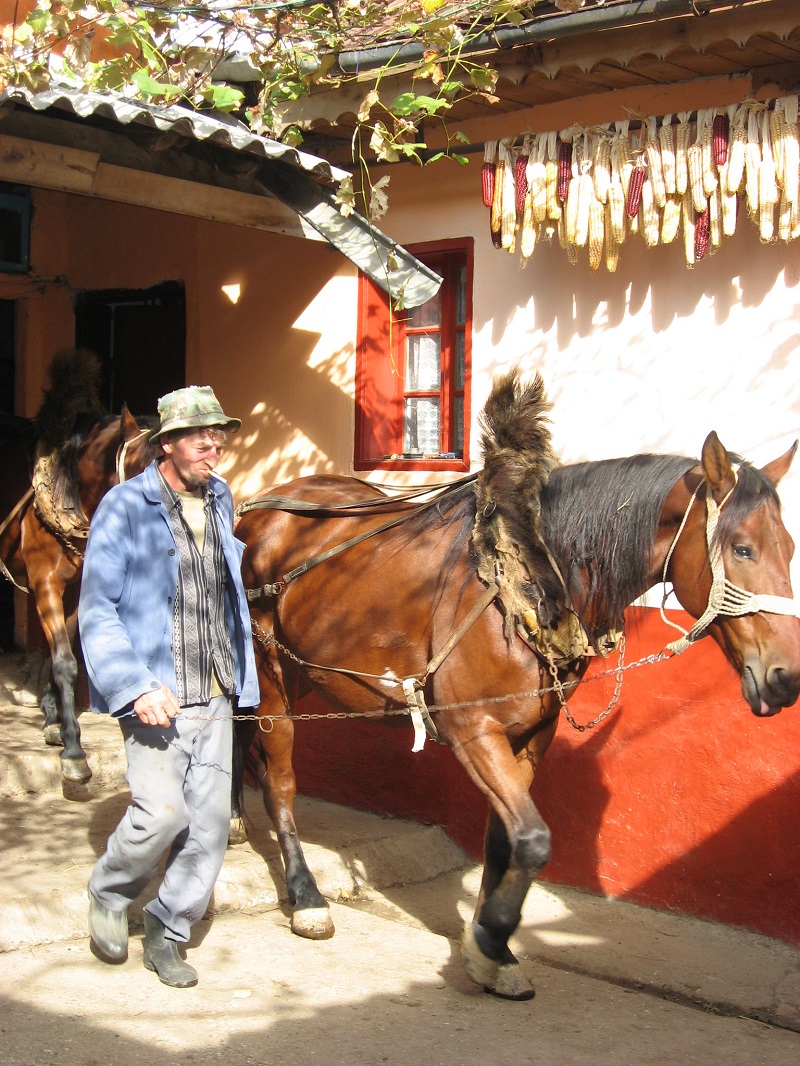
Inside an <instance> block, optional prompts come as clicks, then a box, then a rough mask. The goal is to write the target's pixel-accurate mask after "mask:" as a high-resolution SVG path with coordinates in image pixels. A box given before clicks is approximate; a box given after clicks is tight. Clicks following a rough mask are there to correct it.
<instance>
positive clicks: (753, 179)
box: [744, 107, 761, 220]
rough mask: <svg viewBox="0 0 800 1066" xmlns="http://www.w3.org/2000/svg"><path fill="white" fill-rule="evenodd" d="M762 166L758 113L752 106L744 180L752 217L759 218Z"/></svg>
mask: <svg viewBox="0 0 800 1066" xmlns="http://www.w3.org/2000/svg"><path fill="white" fill-rule="evenodd" d="M760 166H761V143H760V137H759V121H758V113H757V111H756V110H755V109H754V108H752V107H751V108H750V109H749V111H748V116H747V142H746V144H745V148H744V181H745V192H746V194H747V210H748V211H749V212H750V217H751V218H753V219H756V220H757V219H758V169H759V167H760Z"/></svg>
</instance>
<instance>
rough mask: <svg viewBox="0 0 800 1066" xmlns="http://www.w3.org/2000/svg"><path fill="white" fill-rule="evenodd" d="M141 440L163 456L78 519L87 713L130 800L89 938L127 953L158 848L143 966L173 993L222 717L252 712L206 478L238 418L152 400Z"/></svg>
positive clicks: (188, 978) (213, 821)
mask: <svg viewBox="0 0 800 1066" xmlns="http://www.w3.org/2000/svg"><path fill="white" fill-rule="evenodd" d="M158 412H159V415H160V427H159V429H158V432H157V433H154V434H153V436H152V437H151V441H152V442H153V443H156V442H159V443H160V445H161V450H162V452H163V457H162V458H160V459H159V460H156V461H154V462H152V463H151V464H150V466H148V467H147V469H146V470H145V471H144V472H143V473H142V474H140V475H139V476H138V477H135V478H133V479H132V480H131V481H128V482H126V483H124V484H122V485H118V486H116V487H115V488H113V489H112V490H111V491H110V492H109V493H108V494H107V495H106V496H105V497H104V499H103V500H102V502H101V504H100V506H99V507H98V509H97V511H96V513H95V515H94V518H93V519H92V524H91V531H90V534H89V542H88V546H87V550H86V559H85V561H84V567H83V580H82V585H81V597H80V605H79V622H80V633H81V643H82V645H83V653H84V659H85V662H86V667H87V672H88V675H89V689H90V696H91V705H92V710H94V711H99V712H106V713H110V714H112V715H114V716H115V717H117V718H118V719H119V723H120V727H121V729H122V736H123V739H124V742H125V753H126V757H127V761H128V774H127V780H128V785H129V787H130V790H131V804H130V806H129V807H128V809H127V811H126V813H125V815H124V816H123V818H122V820H121V822H120V823H119V825H118V826H117V828H116V830H115V831H114V833H113V834H112V835H111V837H110V838H109V841H108V844H107V847H106V851H105V853H104V854H103V855H102V856H101V858H100V859H99V861H98V862H97V865H96V866H95V868H94V871H93V873H92V876H91V879H90V881H89V930H90V933H91V937H92V941H93V943H94V947H95V949H96V950H97V951H98V952H99V953H100V954H101V956H103V957H104V958H105V959H106V960H109V961H122V960H124V959H125V958H127V954H128V918H127V910H128V907H129V906H130V904H131V902H132V901H133V900H134V899H136V897H137V896H138V895H139V893H140V892H142V891H143V890H144V888H145V886H146V885H147V883H148V882H149V881H150V879H151V878H152V877H153V876H154V874H155V872H156V869H157V867H158V864H159V862H160V860H161V858H162V856H163V854H164V853H165V852H166V851H167V850H168V849H169V856H168V859H167V863H166V870H165V873H164V878H163V880H162V882H161V885H160V887H159V891H158V895H157V897H156V899H154V900H152V901H151V902H149V903H148V904H147V905H146V907H145V912H144V925H145V943H144V965H145V966H146V967H147V969H148V970H155V972H156V973H157V974H158V977H159V979H160V980H161V981H162V982H163V983H164V984H167V985H172V986H174V987H178V988H186V987H189V986H190V985H194V984H196V983H197V973H196V971H195V970H194V968H193V967H192V966H190V965H189V964H188V963H187V962H186V961H185V960H184V959H183V958H182V956H181V955H180V954H179V953H178V946H177V945H178V944H179V943H182V944H185V943H187V942H188V940H189V933H190V929H191V926H192V924H193V923H194V922H196V921H197V920H198V919H199V918H202V916H203V914H204V913H205V910H206V907H207V906H208V902H209V899H210V898H211V892H212V890H213V888H214V883H215V881H216V879H217V876H218V874H219V871H220V869H221V867H222V861H223V858H224V855H225V849H226V846H227V838H228V824H229V820H230V799H231V749H232V721H231V718H232V713H233V710H234V709H235V708H236V707H237V706H238V707H243V708H244V707H253V706H255V705H256V704H257V703H258V683H257V679H256V668H255V659H254V655H253V643H252V639H251V635H250V617H249V614H248V610H247V598H246V595H245V592H244V588H243V586H242V579H241V575H240V563H241V555H242V550H243V545H242V544H241V542H240V541H237V540H236V539H235V538H234V536H233V500H232V497H231V493H230V489H229V488H228V486H227V484H226V483H225V482H224V481H223V479H222V478H220V477H219V476H218V475H216V474H214V468H215V467H216V465H217V463H218V462H219V458H220V454H221V451H222V448H223V446H224V444H225V441H226V438H227V435H228V433H230V432H231V431H234V430H236V429H238V428H239V426H240V425H241V421H240V420H239V419H238V418H229V417H228V416H227V415H226V414H224V413H223V410H222V408H221V407H220V404H219V402H218V400H217V398H216V396H215V395H214V392H213V391H212V389H210V388H208V387H207V386H202V387H198V386H190V387H188V388H185V389H178V390H177V391H176V392H171V393H169V394H168V395H167V396H163V397H162V398H161V399H160V400H159V403H158Z"/></svg>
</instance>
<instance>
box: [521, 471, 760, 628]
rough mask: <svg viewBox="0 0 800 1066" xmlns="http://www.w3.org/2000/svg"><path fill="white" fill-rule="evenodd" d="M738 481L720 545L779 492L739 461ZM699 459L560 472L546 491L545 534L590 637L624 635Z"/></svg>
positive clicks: (720, 532)
mask: <svg viewBox="0 0 800 1066" xmlns="http://www.w3.org/2000/svg"><path fill="white" fill-rule="evenodd" d="M729 455H730V458H731V461H732V462H735V463H739V464H740V465H739V479H738V482H737V485H736V489H735V491H734V493H733V495H732V496H731V499H730V502H729V503H728V505H727V506H726V508H725V510H724V511H723V512H722V517H721V519H720V524H719V526H718V528H717V537H718V539H719V541H720V543H721V545H722V546H723V547H725V546H726V545H728V544H730V541H731V538H732V536H733V533H734V531H735V530H736V528H737V527H738V526H739V525H740V524H741V522H742V521H743V520H744V518H745V517H746V516H747V515H748V514H750V513H751V512H752V511H754V510H755V509H756V508H757V507H759V506H760V505H761V504H762V503H763V502H764V500H765V499H770V500H774V501H775V502H776V503H777V501H778V496H777V492H776V491H775V488H774V486H773V485H772V483H771V482H770V481H769V479H768V478H767V477H766V476H765V475H764V474H762V473H761V471H760V470H758V469H756V468H755V467H753V466H752V465H751V464H750V463H747V462H745V461H744V460H742V459H741V458H740V457H739V456H736V455H734V454H732V453H729ZM697 465H698V460H697V459H691V458H688V457H686V456H680V455H652V454H643V455H633V456H630V457H628V458H624V459H605V460H601V461H600V462H594V463H588V462H587V463H576V464H574V465H570V466H562V467H559V468H558V469H557V470H554V471H553V474H552V476H551V478H550V480H549V482H548V483H547V485H546V486H545V488H544V491H543V492H542V496H541V503H542V533H543V535H544V538H545V540H546V542H547V544H548V547H549V548H550V551H551V552H552V554H553V556H554V557H555V558H556V560H557V561H558V565H559V568H560V569H561V572H562V574H563V576H564V579H565V581H566V584H567V588H568V589H569V591H570V594H571V595H572V596H573V598H577V594H578V592H579V591H580V593H581V598H582V599H583V598H584V597H585V599H584V600H583V602H584V606H583V608H582V610H581V623H582V624H583V626H584V628H585V629H586V631H587V633H589V635H590V637H592V636H597V635H598V634H599V633H600V632H602V631H604V630H608V629H622V627H623V622H624V613H625V608H626V607H628V606H629V605H630V604H631V603H633V601H634V600H636V599H637V598H638V597H639V596H641V595H642V593H643V592H644V591H645V589H646V588H647V585H648V579H649V574H650V569H651V564H652V556H653V546H654V542H655V534H656V529H657V527H658V519H659V515H660V514H661V510H662V508H663V506H664V501H665V500H666V498H667V495H668V493H669V492H670V490H671V489H672V487H673V485H674V484H675V483H676V482H677V481H678V480H679V479H680V478H681V477H683V476H684V474H686V473H687V472H688V471H689V470H691V469H692V468H693V467H695V466H697Z"/></svg>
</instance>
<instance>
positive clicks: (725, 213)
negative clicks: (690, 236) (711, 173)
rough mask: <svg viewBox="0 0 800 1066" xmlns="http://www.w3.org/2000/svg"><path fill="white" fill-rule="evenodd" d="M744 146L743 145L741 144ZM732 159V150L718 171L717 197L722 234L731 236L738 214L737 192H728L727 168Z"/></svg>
mask: <svg viewBox="0 0 800 1066" xmlns="http://www.w3.org/2000/svg"><path fill="white" fill-rule="evenodd" d="M742 148H744V145H742ZM732 160H733V150H732V149H731V151H729V153H728V161H727V163H724V164H723V165H722V167H721V168H720V172H719V199H720V214H721V224H722V234H723V236H725V237H732V236H733V235H734V233H735V232H736V220H737V217H738V215H739V194H738V193H736V192H728V187H729V178H730V175H729V173H728V170H729V168H730V165H731V162H732Z"/></svg>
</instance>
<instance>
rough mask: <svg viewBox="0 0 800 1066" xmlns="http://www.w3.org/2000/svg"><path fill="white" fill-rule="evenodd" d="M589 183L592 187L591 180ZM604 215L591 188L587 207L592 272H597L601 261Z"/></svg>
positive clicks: (604, 210) (603, 210)
mask: <svg viewBox="0 0 800 1066" xmlns="http://www.w3.org/2000/svg"><path fill="white" fill-rule="evenodd" d="M589 181H590V183H591V184H592V186H593V182H592V179H591V178H590V179H589ZM605 213H606V209H605V207H604V205H603V204H602V203H600V201H599V200H598V199H597V197H596V196H595V195H594V187H592V201H591V203H590V205H589V266H590V268H591V269H592V270H597V269H598V267H599V266H600V264H601V263H602V261H603V239H604V236H605Z"/></svg>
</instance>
